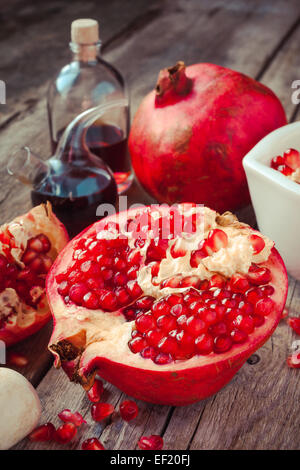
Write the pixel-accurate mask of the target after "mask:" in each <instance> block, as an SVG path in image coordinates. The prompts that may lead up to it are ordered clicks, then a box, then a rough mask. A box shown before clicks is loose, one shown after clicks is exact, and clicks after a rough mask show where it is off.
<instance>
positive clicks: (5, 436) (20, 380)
mask: <svg viewBox="0 0 300 470" xmlns="http://www.w3.org/2000/svg"><path fill="white" fill-rule="evenodd" d="M40 416H41V403H40V400H39V397H38V395H37V393H36V391H35V390H34V388H33V387H32V385H31V384H30V383H29V382H28V380H27V379H26V378H25V377H23V375H21V374H19V373H18V372H16V371H14V370H12V369H7V368H6V367H0V450H6V449H9V448H10V447H12V446H13V445H15V444H16V443H17V442H19V441H21V439H23V438H24V437H25V436H27V435H28V434H29V433H30V432H31V431H32V430H33V429H34V428H35V427H36V426H37V424H38V422H39V419H40Z"/></svg>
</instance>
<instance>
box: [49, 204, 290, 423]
mask: <svg viewBox="0 0 300 470" xmlns="http://www.w3.org/2000/svg"><path fill="white" fill-rule="evenodd" d="M152 210H153V211H154V210H156V209H155V208H154V209H152ZM158 210H160V211H164V214H165V215H166V216H167V215H168V211H169V209H168V208H164V209H162V208H161V207H158V209H157V211H158ZM215 214H216V213H215ZM134 216H135V210H131V211H129V212H123V213H120V214H117V215H115V216H111V217H109V218H107V219H104V220H103V221H100V222H97V223H96V224H94V225H93V226H91V227H89V228H88V229H87V230H86V231H85V232H83V233H82V234H80V235H79V236H78V237H76V238H75V239H74V240H72V241H71V242H70V243H69V245H68V246H67V247H66V248H65V249H64V250H63V252H62V253H61V254H60V255H59V257H58V258H57V260H56V261H55V263H54V265H53V266H52V268H51V270H50V273H49V275H48V278H47V295H48V299H49V304H50V306H51V310H52V313H53V316H54V320H55V328H54V331H53V334H52V337H51V340H50V346H49V348H50V350H51V351H52V352H53V353H54V355H55V365H56V366H59V365H62V367H63V368H64V370H65V371H66V373H67V374H68V376H69V377H70V379H71V380H74V381H76V382H79V383H80V384H81V385H82V386H83V387H84V388H85V389H86V390H89V389H90V388H91V387H92V386H93V383H94V380H95V375H96V374H98V375H99V376H100V377H101V378H103V379H104V380H107V381H108V382H110V383H112V384H114V385H115V386H117V387H118V388H120V389H121V390H122V391H124V392H125V393H126V394H128V395H129V396H131V397H134V398H137V399H142V400H145V401H149V402H152V403H159V404H168V405H185V404H189V403H193V402H196V401H199V400H201V399H204V398H206V397H208V396H210V395H212V394H214V393H216V392H217V391H218V390H219V389H220V388H222V387H223V386H224V385H225V384H226V383H227V382H229V380H231V378H232V377H233V376H234V374H235V373H236V372H237V371H238V370H239V368H240V367H241V366H242V365H243V363H244V362H245V361H246V360H247V358H248V357H249V356H250V355H251V354H253V352H254V351H256V350H257V349H258V348H259V347H261V346H262V345H263V344H264V343H265V341H266V340H267V339H268V338H269V337H270V335H271V334H272V333H273V331H274V330H275V328H276V326H277V324H278V323H279V320H280V318H281V313H282V310H283V307H284V304H285V301H286V294H287V275H286V270H285V267H284V264H283V262H282V259H281V258H280V256H279V254H278V252H277V251H276V250H275V248H272V249H271V251H270V255H269V257H268V259H267V260H266V261H265V262H263V263H262V264H254V263H253V262H252V265H251V266H250V269H249V272H248V273H247V272H246V273H244V274H243V275H242V276H238V274H239V273H235V274H234V276H236V277H235V279H234V282H233V281H232V283H231V281H230V278H229V277H228V276H225V275H224V274H220V273H215V274H218V275H220V277H218V278H216V279H215V282H216V285H213V283H210V282H209V280H208V279H202V278H201V276H199V275H198V276H197V272H203V269H204V268H203V266H199V267H197V268H193V269H192V268H189V269H192V273H193V275H189V276H186V275H184V277H183V278H182V280H183V279H184V280H185V282H184V283H180V285H179V286H176V287H174V288H173V287H170V286H169V287H166V288H165V287H164V288H161V286H160V285H159V284H157V285H155V284H153V283H151V279H152V278H151V268H152V266H153V265H152V264H151V263H152V262H149V263H148V261H147V246H148V245H149V241H148V240H147V239H146V241H145V245H144V247H142V248H141V249H140V254H141V258H140V260H139V263H140V264H139V265H137V272H138V274H137V278H136V280H128V281H127V284H125V286H124V289H126V290H127V292H128V295H130V296H131V299H130V302H129V303H128V305H126V306H124V305H122V304H118V299H117V296H115V297H116V298H115V297H114V293H115V291H116V290H117V289H119V287H120V286H119V285H118V284H117V283H116V282H115V276H114V275H112V276H111V277H110V278H109V279H107V280H104V288H103V287H101V289H98V290H97V289H96V288H95V290H94V292H95V294H97V295H99V297H100V298H102V296H105V298H108V305H107V308H106V309H101V308H100V309H87V308H85V307H84V306H83V305H81V304H80V302H81V300H79V301H78V302H79V303H78V304H76V303H75V302H74V301H71V300H70V299H69V298H68V296H65V295H64V294H61V293H60V292H59V290H58V289H59V286H60V285H61V282H63V280H64V277H65V278H66V281H67V282H69V281H68V276H69V274H68V272H70V273H71V274H72V276H74V274H73V273H74V269H75V271H76V269H77V268H76V263H77V259H74V254H75V252H76V256H77V255H78V253H77V251H78V249H82V250H83V257H86V256H92V255H87V254H86V250H85V246H84V245H85V243H86V241H84V240H87V239H94V238H95V237H96V238H97V237H98V238H97V240H98V241H101V243H102V245H101V250H103V252H105V256H108V257H112V258H113V259H116V258H118V260H117V263H118V266H117V267H116V268H115V266H114V264H112V266H111V267H110V269H111V270H112V271H113V272H115V271H114V270H115V269H118V270H119V268H120V267H121V266H122V264H120V263H119V260H120V259H121V258H122V259H128V257H129V254H130V250H131V249H132V250H136V247H135V246H134V247H133V248H132V247H131V245H130V243H129V242H128V243H129V244H128V245H127V246H126V257H125V256H124V251H123V250H124V246H122V243H123V242H122V243H121V242H119V241H118V238H112V237H114V235H113V234H111V233H110V232H109V233H108V234H107V235H106V232H105V231H104V230H103V226H104V224H105V222H107V221H112V222H118V223H119V225H120V226H122V223H121V222H125V223H126V220H128V219H132V220H134ZM216 216H217V215H216ZM233 224H235V225H234V226H235V227H236V226H238V224H237V222H236V219H234V222H233ZM123 225H124V223H123ZM220 230H221V229H220ZM237 230H238V229H237ZM242 230H243V233H245V238H246V239H247V240H248V239H249V235H250V234H251V233H252V231H251V229H250V228H247V227H245V226H243V229H242ZM222 231H223V232H224V233H225V231H226V234H229V235H227V238H226V237H223V235H222V234H221V236H220V238H219V237H218V243H216V245H213V246H216V247H218V249H221V248H220V245H222V247H223V249H224V251H225V252H226V250H227V245H226V242H227V243H228V246H229V245H230V243H232V240H231V239H230V230H228V228H227V227H224V229H223V228H222ZM214 233H216V232H214ZM257 233H258V232H257ZM99 234H101V237H102V238H101V237H99ZM218 235H220V234H218ZM105 236H107V237H108V238H107V239H104V238H103V237H105ZM196 236H197V233H196ZM262 237H263V236H262ZM103 240H104V241H103ZM111 240H114V242H113V243H111ZM128 240H130V239H128ZM220 240H221V242H220V243H219V241H220ZM196 242H197V243H195V246H196V248H197V245H198V241H197V240H196ZM229 242H230V243H229ZM89 243H90V242H89ZM249 244H250V241H249ZM89 246H90V245H89ZM249 246H250V245H249ZM79 247H81V248H79ZM193 248H194V247H192V248H191V249H190V250H193ZM151 249H154V248H153V247H152V248H151ZM249 252H250V253H251V252H252V250H251V249H250V250H249ZM158 253H159V250H158V251H157V252H156V253H155V254H153V252H152V255H151V256H152V257H154V255H155V257H156V256H158ZM214 253H215V251H214ZM160 255H161V256H162V257H161V261H160V263H161V268H164V269H165V267H166V263H168V262H169V260H171V262H172V263H173V262H174V263H180V262H181V261H180V260H181V257H178V258H175V259H174V258H173V257H172V256H171V255H170V256H169V252H168V248H167V251H166V253H165V257H164V254H163V253H160ZM213 256H214V255H213ZM129 258H131V256H130V257H129ZM172 266H173V265H172ZM174 266H175V265H174ZM68 269H69V270H70V271H68ZM201 270H202V271H201ZM71 271H72V272H71ZM162 271H163V269H160V271H159V273H158V275H159V276H160V275H161V272H162ZM118 272H122V273H124V275H126V268H124V270H123V271H118ZM205 272H206V271H205ZM62 273H64V274H62ZM141 273H142V275H141ZM155 274H157V272H155ZM177 274H179V273H176V272H174V273H172V276H173V275H174V276H176V275H177ZM147 276H148V277H147ZM211 278H212V275H211ZM182 280H181V281H182ZM196 281H197V282H196ZM132 283H135V288H134V286H133V284H132ZM139 283H140V284H139ZM233 284H234V286H235V288H234V289H232V288H231V285H233ZM90 285H91V286H92V285H94V284H93V283H90ZM128 285H129V288H128ZM135 289H136V290H135ZM157 297H158V299H157ZM257 304H258V306H257ZM183 332H184V334H183ZM232 332H233V333H232ZM94 405H96V406H95V407H94V409H96V408H98V407H99V406H98V405H99V403H95V404H94ZM94 405H93V406H94ZM100 415H101V413H100Z"/></svg>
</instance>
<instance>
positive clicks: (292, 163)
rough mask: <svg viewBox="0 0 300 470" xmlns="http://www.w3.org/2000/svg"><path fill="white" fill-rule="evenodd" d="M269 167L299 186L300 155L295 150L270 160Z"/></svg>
mask: <svg viewBox="0 0 300 470" xmlns="http://www.w3.org/2000/svg"><path fill="white" fill-rule="evenodd" d="M271 167H272V168H274V170H277V171H280V173H282V174H283V175H285V176H287V177H288V178H289V179H291V180H292V181H294V182H295V183H298V184H300V153H299V152H298V150H295V149H288V150H286V151H285V152H284V154H283V156H281V155H278V156H277V157H274V158H272V160H271Z"/></svg>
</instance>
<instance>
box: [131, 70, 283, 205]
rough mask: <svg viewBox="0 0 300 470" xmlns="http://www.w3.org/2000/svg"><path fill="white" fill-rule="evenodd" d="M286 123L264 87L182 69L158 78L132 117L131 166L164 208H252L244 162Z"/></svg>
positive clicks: (220, 73)
mask: <svg viewBox="0 0 300 470" xmlns="http://www.w3.org/2000/svg"><path fill="white" fill-rule="evenodd" d="M286 122H287V121H286V116H285V113H284V110H283V107H282V105H281V103H280V101H279V100H278V98H277V97H276V96H275V94H274V93H273V92H272V91H271V90H270V89H269V88H267V87H265V86H264V85H262V84H261V83H258V82H256V81H255V80H253V79H252V78H249V77H247V76H246V75H243V74H241V73H238V72H236V71H233V70H230V69H227V68H224V67H220V66H218V65H214V64H195V65H191V66H189V67H187V68H186V67H185V65H184V63H183V62H178V63H177V65H175V66H174V67H171V68H168V69H165V70H162V71H161V72H160V74H159V77H158V82H157V85H156V88H155V90H153V91H151V92H150V93H149V94H148V95H147V96H146V97H145V98H144V100H143V101H142V103H141V105H140V107H139V109H138V111H137V113H136V115H135V117H134V120H133V123H132V127H131V131H130V136H129V150H130V155H131V161H132V166H133V168H134V171H135V174H136V176H137V178H138V180H139V181H140V183H141V184H142V186H143V187H144V188H145V190H146V191H147V192H148V193H150V194H151V195H152V196H153V197H154V198H155V199H157V200H158V201H160V202H167V203H174V202H182V201H187V200H188V201H192V202H196V203H202V204H205V205H207V206H208V207H211V208H212V209H215V210H218V211H220V212H223V211H225V210H228V209H230V210H235V209H238V208H240V207H242V206H244V205H246V204H247V203H248V202H249V201H250V198H249V193H248V188H247V182H246V177H245V173H244V170H243V168H242V158H243V157H244V156H245V155H246V153H247V152H248V151H249V150H250V149H251V148H252V147H253V146H254V145H255V144H256V143H257V142H258V141H259V140H260V139H262V138H263V137H264V136H265V135H266V134H268V133H269V132H271V131H273V130H274V129H276V128H277V127H280V126H283V125H284V124H286Z"/></svg>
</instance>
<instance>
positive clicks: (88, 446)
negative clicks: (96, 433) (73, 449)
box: [81, 437, 105, 450]
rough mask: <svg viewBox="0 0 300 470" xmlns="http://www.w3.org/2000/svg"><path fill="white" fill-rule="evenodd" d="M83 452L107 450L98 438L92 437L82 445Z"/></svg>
mask: <svg viewBox="0 0 300 470" xmlns="http://www.w3.org/2000/svg"><path fill="white" fill-rule="evenodd" d="M81 449H82V450H105V448H104V447H103V445H102V444H101V442H100V441H99V440H98V439H97V438H96V437H91V438H90V439H86V440H85V441H84V442H83V443H82V444H81Z"/></svg>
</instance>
